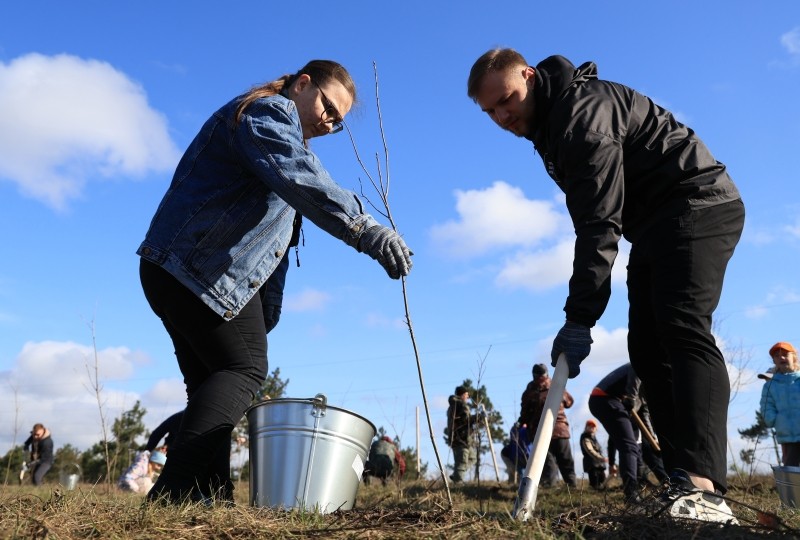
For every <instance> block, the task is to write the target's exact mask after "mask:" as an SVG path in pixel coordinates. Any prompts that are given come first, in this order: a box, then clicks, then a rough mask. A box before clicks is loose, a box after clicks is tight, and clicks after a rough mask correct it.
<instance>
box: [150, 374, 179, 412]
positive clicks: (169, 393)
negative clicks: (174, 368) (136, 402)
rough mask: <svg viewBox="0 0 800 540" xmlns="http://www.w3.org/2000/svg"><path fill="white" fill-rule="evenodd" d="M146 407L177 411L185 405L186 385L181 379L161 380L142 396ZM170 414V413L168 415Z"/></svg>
mask: <svg viewBox="0 0 800 540" xmlns="http://www.w3.org/2000/svg"><path fill="white" fill-rule="evenodd" d="M142 401H145V402H147V403H148V405H151V406H155V407H161V406H166V407H167V410H169V409H173V408H174V409H175V410H179V409H181V408H182V407H184V406H185V405H186V385H185V384H184V382H183V380H181V379H161V380H160V381H156V383H155V384H154V385H153V386H152V387H151V388H150V390H148V391H147V392H145V393H144V394H143V395H142ZM170 414H171V413H170Z"/></svg>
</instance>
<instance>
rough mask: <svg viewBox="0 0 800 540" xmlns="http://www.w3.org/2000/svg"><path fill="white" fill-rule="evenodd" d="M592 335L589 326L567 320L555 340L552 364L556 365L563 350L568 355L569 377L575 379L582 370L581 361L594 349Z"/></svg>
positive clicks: (551, 354)
mask: <svg viewBox="0 0 800 540" xmlns="http://www.w3.org/2000/svg"><path fill="white" fill-rule="evenodd" d="M592 343H593V341H592V335H591V331H590V330H589V327H588V326H584V325H582V324H578V323H574V322H571V321H567V322H566V323H565V324H564V326H562V327H561V330H559V331H558V334H556V338H555V339H554V340H553V349H552V350H551V351H550V359H551V360H552V362H551V365H552V366H553V367H555V365H556V363H557V362H558V356H559V355H560V354H561V353H562V352H563V353H564V355H565V356H566V357H567V365H568V366H569V378H570V379H574V378H575V377H577V376H578V374H579V373H580V372H581V362H583V359H584V358H586V357H587V356H589V352H590V351H591V350H592Z"/></svg>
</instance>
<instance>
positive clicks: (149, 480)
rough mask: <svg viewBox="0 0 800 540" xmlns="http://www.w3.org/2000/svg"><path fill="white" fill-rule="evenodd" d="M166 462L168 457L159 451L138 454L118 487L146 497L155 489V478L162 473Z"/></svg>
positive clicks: (118, 482)
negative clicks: (146, 494)
mask: <svg viewBox="0 0 800 540" xmlns="http://www.w3.org/2000/svg"><path fill="white" fill-rule="evenodd" d="M166 462H167V456H166V455H165V454H164V453H163V452H160V451H158V450H155V451H153V452H150V451H149V450H142V451H141V452H137V453H136V456H135V457H134V458H133V463H131V466H130V467H128V469H127V470H126V471H125V472H124V473H122V476H120V478H119V481H117V486H118V487H119V488H120V489H122V490H123V491H130V492H132V493H141V494H142V495H144V494H145V493H147V492H148V491H150V489H151V488H152V487H153V476H155V475H156V474H157V473H159V472H161V468H162V467H163V466H164V464H165V463H166Z"/></svg>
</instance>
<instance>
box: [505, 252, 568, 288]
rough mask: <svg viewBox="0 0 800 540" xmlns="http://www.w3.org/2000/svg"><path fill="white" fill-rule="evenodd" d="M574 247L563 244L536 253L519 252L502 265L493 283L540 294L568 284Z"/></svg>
mask: <svg viewBox="0 0 800 540" xmlns="http://www.w3.org/2000/svg"><path fill="white" fill-rule="evenodd" d="M574 245H575V243H574V242H573V241H570V240H564V241H562V242H561V243H559V244H557V245H556V246H554V247H551V248H549V249H545V250H541V251H536V252H532V253H531V252H520V253H517V254H515V255H514V256H512V257H511V258H510V259H508V260H507V261H505V264H504V265H503V268H502V270H500V273H499V274H497V277H496V278H495V283H496V284H497V285H498V286H500V287H507V288H513V289H516V288H523V289H528V290H532V291H542V290H546V289H549V288H552V287H556V286H558V285H562V284H563V283H566V282H567V281H568V280H569V277H570V276H571V275H572V259H573V254H574Z"/></svg>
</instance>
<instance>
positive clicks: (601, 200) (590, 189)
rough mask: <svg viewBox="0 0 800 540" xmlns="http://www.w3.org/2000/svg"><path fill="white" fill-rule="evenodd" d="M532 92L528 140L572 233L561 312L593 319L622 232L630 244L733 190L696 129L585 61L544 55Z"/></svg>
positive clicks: (727, 197)
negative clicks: (563, 205)
mask: <svg viewBox="0 0 800 540" xmlns="http://www.w3.org/2000/svg"><path fill="white" fill-rule="evenodd" d="M534 100H535V107H534V118H533V124H532V125H533V126H534V127H533V133H532V134H530V135H529V138H531V139H532V140H533V143H534V146H535V148H536V150H537V152H538V153H539V154H540V155H541V157H542V160H543V161H544V165H545V168H546V169H547V172H548V174H549V175H550V176H551V177H552V178H553V180H555V181H556V183H557V184H558V186H559V187H560V188H561V190H562V191H563V192H564V193H565V194H566V200H567V209H568V210H569V213H570V216H571V218H572V222H573V226H574V227H575V234H576V240H575V261H574V266H573V274H572V278H571V279H570V282H569V297H568V298H567V303H566V306H565V307H564V311H565V312H566V314H567V319H568V320H570V321H574V322H577V323H581V324H584V325H587V326H590V327H591V326H594V324H595V323H596V322H597V319H599V318H600V316H601V315H602V314H603V311H604V310H605V308H606V304H607V303H608V298H609V296H610V294H611V285H610V281H611V267H612V265H613V263H614V259H615V258H616V256H617V243H618V242H619V239H620V237H621V236H622V235H624V236H625V238H626V239H627V240H629V241H630V242H631V243H633V244H635V243H636V242H637V240H638V239H640V238H641V237H642V234H643V233H644V231H645V230H646V229H647V227H648V226H649V225H651V224H652V223H654V222H656V221H658V220H660V219H663V218H669V217H674V216H677V215H679V214H680V213H682V212H683V211H685V210H687V209H690V208H691V209H698V208H704V207H709V206H714V205H718V204H722V203H726V202H731V201H735V200H737V199H739V198H740V196H739V192H738V190H737V189H736V186H735V185H734V183H733V181H732V180H731V179H730V177H729V176H728V173H727V172H726V169H725V165H723V164H722V163H720V162H718V161H716V160H715V159H714V157H713V156H712V155H711V153H710V152H709V150H708V148H706V146H705V144H703V142H702V141H701V140H700V139H699V138H698V137H697V135H695V133H694V131H692V130H691V129H689V128H688V127H686V126H684V125H683V124H681V123H680V122H678V121H677V120H676V119H675V117H674V116H672V114H671V113H670V112H669V111H667V110H665V109H663V108H661V107H659V106H658V105H656V104H655V103H654V102H653V101H652V100H651V99H650V98H648V97H646V96H644V95H642V94H640V93H638V92H636V91H635V90H632V89H631V88H628V87H626V86H623V85H621V84H617V83H614V82H609V81H602V80H599V79H598V78H597V67H596V66H595V64H594V63H592V62H586V63H584V64H583V65H581V66H580V67H579V68H577V69H576V68H575V66H574V65H572V63H570V61H569V60H567V59H566V58H564V57H562V56H551V57H549V58H547V59H545V60H544V61H542V62H541V63H540V64H539V65H537V66H536V74H535V85H534Z"/></svg>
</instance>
